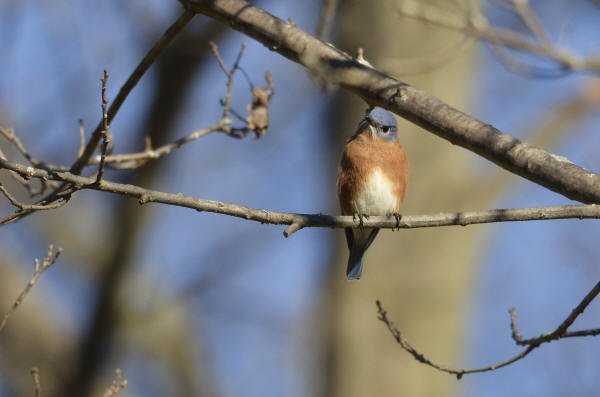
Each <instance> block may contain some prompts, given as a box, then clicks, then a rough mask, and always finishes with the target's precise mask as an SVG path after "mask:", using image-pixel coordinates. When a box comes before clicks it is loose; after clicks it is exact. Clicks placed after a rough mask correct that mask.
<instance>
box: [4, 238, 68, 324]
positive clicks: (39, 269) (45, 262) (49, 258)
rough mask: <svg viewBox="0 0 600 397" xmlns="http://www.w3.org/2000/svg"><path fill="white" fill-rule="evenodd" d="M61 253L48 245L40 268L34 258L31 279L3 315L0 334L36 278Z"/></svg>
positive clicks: (59, 249)
mask: <svg viewBox="0 0 600 397" xmlns="http://www.w3.org/2000/svg"><path fill="white" fill-rule="evenodd" d="M61 252H62V248H58V249H57V250H56V252H55V251H54V245H52V244H50V246H49V247H48V252H46V256H45V257H44V260H43V261H42V265H41V266H40V261H39V260H38V259H37V258H35V260H34V261H33V265H34V273H33V277H32V278H31V280H29V282H28V283H27V285H26V286H25V289H24V290H23V292H21V294H20V295H19V296H18V297H17V300H15V302H14V303H13V305H12V307H11V308H10V310H9V311H8V312H7V313H6V314H5V315H4V318H3V319H2V321H1V322H0V332H2V329H3V328H4V327H5V326H6V323H7V322H8V319H9V318H10V317H11V316H12V315H13V314H14V313H15V312H16V311H17V309H18V308H19V306H20V305H21V303H23V300H24V299H25V297H26V296H27V294H29V291H31V289H32V288H33V286H34V285H35V283H36V282H37V280H38V278H40V276H41V275H42V273H44V271H46V269H48V268H49V267H50V266H52V265H53V264H54V263H55V262H56V260H57V259H58V256H59V255H60V254H61Z"/></svg>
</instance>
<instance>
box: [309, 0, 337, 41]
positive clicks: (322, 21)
mask: <svg viewBox="0 0 600 397" xmlns="http://www.w3.org/2000/svg"><path fill="white" fill-rule="evenodd" d="M322 2H323V5H322V6H321V13H320V14H319V22H318V23H317V29H316V30H315V36H316V37H317V38H318V39H319V40H323V41H326V40H328V39H329V35H330V32H331V27H332V25H333V19H334V17H335V13H336V11H337V8H338V0H322Z"/></svg>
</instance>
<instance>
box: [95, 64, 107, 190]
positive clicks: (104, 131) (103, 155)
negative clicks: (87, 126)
mask: <svg viewBox="0 0 600 397" xmlns="http://www.w3.org/2000/svg"><path fill="white" fill-rule="evenodd" d="M107 80H108V70H106V69H104V76H103V77H102V78H101V79H100V81H101V82H102V105H101V106H102V131H100V134H101V135H102V148H101V150H100V165H99V166H98V173H97V175H96V183H100V182H101V181H102V176H103V175H104V162H105V161H106V152H107V151H108V144H109V143H110V137H109V135H108V129H109V126H108V114H107V113H106V105H107V104H108V99H107V98H106V82H107Z"/></svg>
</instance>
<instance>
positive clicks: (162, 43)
mask: <svg viewBox="0 0 600 397" xmlns="http://www.w3.org/2000/svg"><path fill="white" fill-rule="evenodd" d="M193 17H194V14H193V13H192V12H189V11H186V12H184V13H183V15H181V16H180V17H179V18H178V19H177V21H175V23H173V25H171V26H170V27H169V28H168V29H167V30H166V31H165V33H164V34H163V36H162V37H161V38H160V40H158V42H156V44H154V46H153V47H152V48H151V49H150V51H148V53H147V54H146V56H145V57H144V58H143V59H142V61H141V62H140V63H139V65H138V66H137V67H136V68H135V70H134V71H133V73H131V75H130V76H129V78H128V79H127V81H126V82H125V84H123V86H122V87H121V89H120V90H119V93H118V95H117V97H116V98H115V99H114V101H113V102H112V104H111V105H110V108H109V109H108V112H107V114H106V116H107V117H106V119H107V122H108V124H110V123H112V120H113V118H114V117H115V115H116V114H117V112H118V111H119V109H120V108H121V105H123V102H125V99H127V96H128V95H129V93H130V92H131V90H132V89H133V88H134V87H135V86H136V84H137V83H138V81H140V79H141V78H142V76H143V75H144V73H145V72H146V70H148V68H149V67H150V66H151V65H152V64H153V63H154V61H155V60H156V58H158V56H159V55H160V54H161V53H162V52H163V50H164V49H165V48H167V46H168V45H169V43H170V42H171V41H172V40H173V39H174V38H175V36H177V34H179V32H181V30H183V28H184V27H185V26H186V25H187V24H188V22H189V21H191V20H192V18H193ZM103 119H104V117H103ZM103 128H104V120H100V123H98V126H97V127H96V129H95V130H94V132H92V136H91V138H90V140H89V142H88V143H87V145H86V146H85V149H84V150H83V152H82V153H81V156H79V157H78V158H77V161H75V163H73V165H72V166H71V172H72V173H74V174H79V173H80V172H81V170H82V169H83V167H84V166H85V165H86V164H87V162H88V160H89V159H90V157H91V156H92V154H93V153H94V150H96V147H97V146H98V143H100V139H102V130H103Z"/></svg>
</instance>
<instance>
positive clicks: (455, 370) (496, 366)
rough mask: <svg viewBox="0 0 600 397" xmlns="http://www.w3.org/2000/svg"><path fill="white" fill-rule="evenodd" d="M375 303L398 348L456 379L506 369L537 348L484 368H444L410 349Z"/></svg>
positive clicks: (381, 319)
mask: <svg viewBox="0 0 600 397" xmlns="http://www.w3.org/2000/svg"><path fill="white" fill-rule="evenodd" d="M375 303H376V304H377V314H378V319H379V320H380V321H382V322H383V323H384V324H385V325H386V326H387V328H388V330H389V331H390V333H391V334H392V336H393V337H394V339H396V342H398V344H399V345H400V347H402V349H404V350H406V351H407V352H408V353H410V354H411V355H412V356H413V357H414V359H415V360H417V361H419V362H420V363H423V364H425V365H428V366H430V367H432V368H435V369H437V370H438V371H442V372H446V373H448V374H451V375H455V376H456V378H457V379H460V378H462V376H463V375H466V374H473V373H477V372H488V371H494V370H496V369H499V368H502V367H506V366H507V365H510V364H512V363H514V362H515V361H518V360H521V359H522V358H523V357H525V356H527V355H528V354H529V353H531V351H532V350H533V349H535V348H536V347H537V346H528V347H527V348H526V349H524V350H523V351H521V353H519V354H517V355H516V356H513V357H511V358H509V359H508V360H505V361H502V362H500V363H497V364H493V365H488V366H485V367H479V368H460V369H459V368H449V367H446V366H443V365H440V364H437V363H435V362H433V361H431V360H430V359H428V358H427V357H425V356H424V355H423V354H422V353H419V352H418V351H417V350H416V349H415V348H414V347H412V346H411V345H410V344H409V343H408V341H407V340H406V339H405V338H404V337H403V336H402V334H401V332H400V330H398V328H396V327H394V324H393V323H392V322H391V321H390V320H389V319H388V317H387V312H386V311H385V310H384V309H383V306H382V305H381V302H380V301H379V300H377V301H375Z"/></svg>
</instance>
